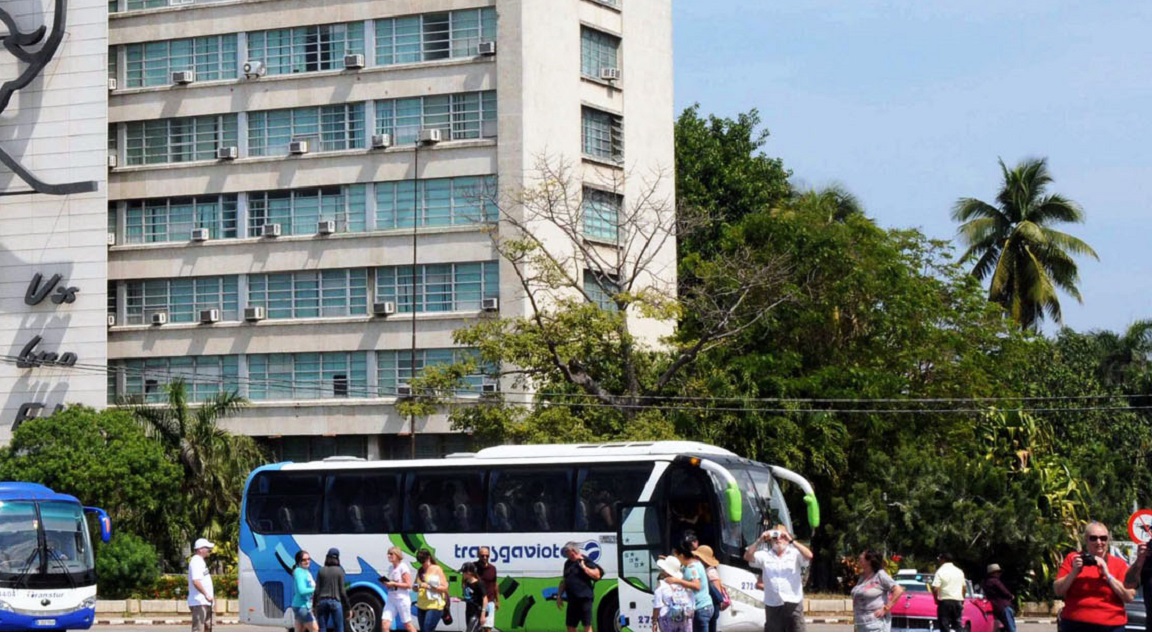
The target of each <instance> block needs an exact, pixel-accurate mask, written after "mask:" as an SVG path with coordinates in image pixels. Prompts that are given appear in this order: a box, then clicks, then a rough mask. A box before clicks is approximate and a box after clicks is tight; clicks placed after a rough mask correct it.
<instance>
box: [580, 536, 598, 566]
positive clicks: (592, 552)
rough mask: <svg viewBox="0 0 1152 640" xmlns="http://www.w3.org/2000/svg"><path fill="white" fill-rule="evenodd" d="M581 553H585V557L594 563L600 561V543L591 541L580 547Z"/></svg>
mask: <svg viewBox="0 0 1152 640" xmlns="http://www.w3.org/2000/svg"><path fill="white" fill-rule="evenodd" d="M580 551H582V552H583V553H584V557H586V558H588V559H589V560H591V561H592V562H599V561H600V543H599V542H596V541H595V540H589V541H587V542H585V543H584V545H583V546H582V547H580Z"/></svg>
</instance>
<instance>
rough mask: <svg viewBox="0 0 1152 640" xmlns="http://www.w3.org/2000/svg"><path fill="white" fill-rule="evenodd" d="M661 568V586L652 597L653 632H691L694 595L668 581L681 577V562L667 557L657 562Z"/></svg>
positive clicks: (658, 586)
mask: <svg viewBox="0 0 1152 640" xmlns="http://www.w3.org/2000/svg"><path fill="white" fill-rule="evenodd" d="M656 566H657V567H659V568H660V584H659V585H657V587H656V592H655V593H654V594H653V596H652V630H653V631H664V632H674V631H691V630H692V613H693V601H694V598H693V597H692V593H691V592H690V591H688V590H687V589H685V588H684V587H682V586H680V585H679V584H673V583H672V582H670V581H669V580H668V578H670V577H679V576H680V572H681V571H682V569H683V568H682V567H681V566H680V561H679V560H677V559H676V558H675V557H673V556H667V557H665V558H661V559H660V560H657V561H656Z"/></svg>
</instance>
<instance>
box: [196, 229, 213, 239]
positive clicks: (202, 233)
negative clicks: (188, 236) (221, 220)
mask: <svg viewBox="0 0 1152 640" xmlns="http://www.w3.org/2000/svg"><path fill="white" fill-rule="evenodd" d="M211 237H212V233H211V232H210V231H208V229H207V227H196V228H195V229H193V230H192V242H204V241H205V240H207V239H208V238H211Z"/></svg>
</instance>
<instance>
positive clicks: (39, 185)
mask: <svg viewBox="0 0 1152 640" xmlns="http://www.w3.org/2000/svg"><path fill="white" fill-rule="evenodd" d="M67 14H68V3H67V1H66V0H56V10H55V12H54V13H53V14H52V23H53V24H52V31H51V32H49V31H48V29H47V27H45V26H44V25H41V26H39V27H37V28H36V29H33V30H32V31H29V32H27V33H24V32H22V31H20V29H19V27H18V26H17V25H16V20H15V19H13V18H12V16H11V14H9V13H8V12H7V11H5V10H4V9H3V8H0V22H3V23H4V26H6V27H7V28H8V34H7V35H5V36H3V38H0V43H2V44H3V45H4V48H5V49H7V50H8V53H10V54H12V55H13V56H15V57H16V58H17V59H18V60H19V61H20V62H22V63H25V64H26V65H27V66H26V67H25V69H24V71H23V72H21V73H20V75H18V76H16V78H14V79H12V80H8V81H7V82H5V83H3V84H0V114H3V112H4V110H5V109H7V108H8V104H9V102H11V101H12V96H13V95H14V94H15V93H16V92H17V91H19V90H21V89H23V88H24V87H27V86H28V85H29V84H30V83H31V82H32V81H33V80H35V79H36V78H37V76H39V75H40V74H41V73H42V72H43V71H44V68H45V67H47V66H48V63H49V62H50V61H51V60H52V57H53V56H54V55H56V51H57V50H58V49H59V48H60V43H61V42H62V41H63V40H64V28H65V24H66V22H67V21H66V16H67ZM45 35H47V38H45ZM36 45H40V46H39V48H36ZM0 163H3V164H4V166H6V167H8V168H9V169H11V170H12V173H15V174H16V175H17V176H19V177H20V179H21V180H23V181H24V182H26V183H28V186H30V187H32V190H31V191H8V192H4V193H0V195H16V194H20V193H44V194H48V195H56V196H65V195H70V194H73V193H88V192H91V191H96V189H97V185H96V181H94V180H84V181H80V182H63V183H59V184H52V183H48V182H44V181H42V180H40V179H39V178H37V177H36V176H35V175H33V174H32V172H31V171H29V170H28V169H26V168H25V167H24V165H22V164H20V162H19V161H18V160H16V159H15V158H13V157H12V156H11V155H9V154H8V152H7V151H5V150H4V148H3V147H2V146H0Z"/></svg>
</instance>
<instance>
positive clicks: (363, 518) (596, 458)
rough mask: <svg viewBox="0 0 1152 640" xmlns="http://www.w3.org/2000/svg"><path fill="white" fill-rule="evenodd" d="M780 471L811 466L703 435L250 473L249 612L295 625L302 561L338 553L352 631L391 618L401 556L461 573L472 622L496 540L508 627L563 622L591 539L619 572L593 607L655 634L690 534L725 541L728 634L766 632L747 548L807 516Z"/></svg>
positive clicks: (593, 554)
mask: <svg viewBox="0 0 1152 640" xmlns="http://www.w3.org/2000/svg"><path fill="white" fill-rule="evenodd" d="M777 480H785V481H788V482H791V483H793V484H796V485H798V486H799V487H800V488H801V489H802V491H803V493H804V496H803V499H804V501H805V502H806V503H807V515H808V521H809V525H810V526H811V527H812V528H815V527H816V526H817V525H818V522H819V508H818V506H817V503H816V499H815V496H814V495H813V491H812V487H811V485H810V484H809V483H808V482H807V481H806V480H805V479H804V478H802V477H801V476H799V475H797V474H795V473H793V472H791V471H788V470H787V469H782V468H779V467H774V466H771V465H767V464H763V463H760V462H756V461H753V460H747V459H744V458H740V457H738V456H736V455H734V454H733V453H731V452H729V451H727V450H725V449H721V448H719V447H714V446H711V445H706V444H700V443H696V442H629V443H603V444H562V445H506V446H497V447H491V448H488V449H484V450H482V451H480V452H479V453H475V454H454V455H451V456H448V457H446V458H442V459H423V460H391V461H364V460H360V459H356V458H330V459H327V460H324V461H322V462H308V463H292V462H285V463H276V464H271V465H266V466H263V467H260V468H259V469H256V470H255V471H253V472H252V475H251V476H250V477H249V478H248V482H247V485H246V487H245V491H244V503H243V507H242V518H241V525H240V541H239V548H240V609H241V621H242V622H245V623H248V624H257V625H269V626H280V627H291V622H292V620H291V615H292V612H291V608H290V603H291V599H292V595H293V593H292V591H293V587H292V579H291V575H290V571H291V568H292V565H293V557H294V555H295V553H296V552H297V551H298V550H301V549H303V550H306V551H308V552H309V553H310V554H311V555H312V556H313V557H314V558H316V560H317V562H314V563H313V571H314V572H315V571H317V570H318V569H319V568H320V566H321V565H322V564H323V562H322V561H321V560H320V559H321V558H323V557H324V554H325V551H326V550H327V549H329V548H330V547H337V548H339V549H340V551H341V561H342V565H343V567H344V569H345V571H346V572H347V574H348V590H349V596H350V599H351V606H352V610H353V611H352V613H353V615H352V628H353V630H357V631H370V630H375V629H377V628H378V625H379V621H380V613H381V610H382V607H383V604H384V602H385V601H386V599H387V597H388V594H387V592H386V590H385V589H384V587H383V585H382V584H381V583H380V582H379V579H380V576H381V575H383V574H384V573H385V569H386V567H387V559H386V556H385V554H386V552H387V550H388V548H389V547H391V546H397V547H400V549H402V550H403V553H404V556H405V561H407V562H414V557H415V554H416V552H417V551H418V550H420V549H422V548H423V549H428V550H429V551H431V552H432V554H433V555H434V557H435V558H436V560H437V562H439V564H440V565H441V566H442V567H443V568H444V570H445V573H446V574H447V575H448V577H449V583H450V593H451V595H452V596H453V603H452V605H451V606H452V613H453V616H454V621H453V622H454V623H453V624H452V625H442V628H444V629H446V630H460V629H463V625H464V610H463V604H462V603H460V602H459V601H458V600H457V599H458V598H459V597H460V595H461V589H460V576H459V569H460V566H461V565H462V564H463V563H465V562H468V561H473V560H475V559H476V556H477V552H478V550H479V548H480V547H484V546H486V547H489V548H490V549H491V551H492V562H493V564H494V565H495V566H496V569H497V571H498V575H499V579H500V582H499V590H500V609H499V611H498V613H497V615H496V628H497V629H499V630H501V631H562V630H563V629H564V616H563V613H562V612H561V611H560V610H559V609H558V608H557V606H556V592H557V585H558V584H559V581H560V575H561V569H562V567H563V563H564V558H563V556H562V554H561V549H562V548H563V547H564V545H565V544H566V543H568V542H571V541H576V542H579V543H580V544H581V545H582V547H583V549H584V552H585V555H587V556H588V557H590V558H591V559H592V560H593V561H595V562H596V563H598V564H599V565H600V566H601V567H603V568H604V578H603V579H602V580H600V581H599V582H598V583H597V584H596V588H595V592H596V599H595V603H594V608H593V615H594V618H595V625H596V627H597V629H599V630H625V629H627V630H633V631H647V630H649V629H650V627H651V624H652V620H651V616H652V588H653V585H654V584H655V581H656V579H657V576H658V575H659V570H658V569H657V568H656V560H657V558H659V557H660V556H663V555H667V554H668V553H670V552H671V549H672V546H673V545H674V544H675V542H676V541H678V540H679V539H680V538H681V537H682V536H683V534H684V532H685V531H693V532H694V533H695V534H696V536H697V537H698V538H699V539H700V542H701V544H708V545H711V546H712V548H713V549H714V550H715V553H716V557H717V558H718V559H719V560H720V562H721V566H720V575H721V577H722V578H723V581H724V583H725V585H726V586H727V588H728V591H729V594H730V596H731V598H732V601H733V604H732V607H731V608H729V609H728V610H727V611H725V612H724V613H723V614H721V617H720V621H719V628H720V630H744V631H756V630H760V629H761V628H762V625H763V620H764V618H763V615H764V614H763V604H762V594H761V592H760V591H759V590H758V589H757V588H756V582H757V576H758V572H756V571H755V570H753V569H751V568H750V567H749V566H748V564H747V563H746V562H744V560H743V558H742V554H743V550H744V548H745V546H746V545H747V544H749V543H750V542H751V541H752V540H755V539H756V537H757V536H758V535H759V534H760V532H761V531H763V530H764V529H765V528H767V527H769V526H774V525H777V524H783V525H785V526H786V527H787V528H788V529H789V530H791V529H792V519H791V517H790V515H789V512H788V507H787V506H786V505H785V501H784V498H783V496H782V495H781V489H780V486H779V485H778V484H777Z"/></svg>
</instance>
